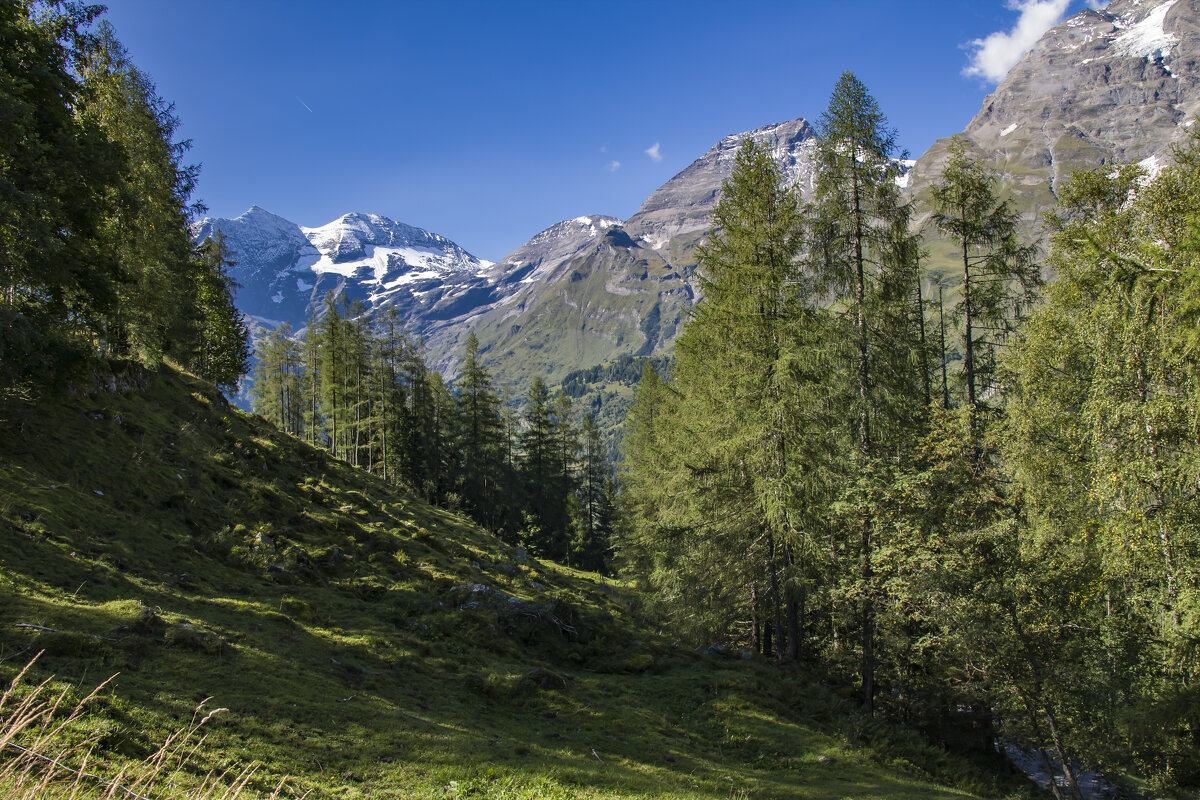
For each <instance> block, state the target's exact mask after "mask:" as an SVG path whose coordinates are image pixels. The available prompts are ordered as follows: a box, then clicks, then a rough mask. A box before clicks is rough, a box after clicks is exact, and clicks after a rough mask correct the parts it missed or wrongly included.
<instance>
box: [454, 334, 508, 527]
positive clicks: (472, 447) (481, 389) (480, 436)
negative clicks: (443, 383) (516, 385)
mask: <svg viewBox="0 0 1200 800" xmlns="http://www.w3.org/2000/svg"><path fill="white" fill-rule="evenodd" d="M457 386H458V389H459V394H458V405H459V415H460V418H461V423H460V428H461V430H462V442H461V449H462V458H463V465H462V469H463V476H464V478H463V500H464V503H465V505H466V508H467V510H468V512H469V513H470V514H471V515H472V516H473V517H474V518H475V519H476V520H477V521H478V522H479V523H480V524H481V525H483V526H484V527H486V528H487V529H488V530H491V531H495V530H497V527H498V526H499V524H500V516H499V514H498V501H499V497H498V494H497V492H498V487H499V480H500V475H499V472H500V470H501V466H502V452H501V451H502V449H503V444H502V434H501V424H502V422H501V418H500V398H499V397H498V396H497V395H496V394H495V392H494V391H493V390H492V379H491V376H490V375H488V373H487V370H485V369H484V368H483V366H482V364H480V361H479V340H478V339H477V338H476V337H475V334H474V333H473V332H472V333H471V334H469V335H468V337H467V346H466V351H465V353H464V356H463V365H462V370H461V372H460V374H459V377H458V383H457Z"/></svg>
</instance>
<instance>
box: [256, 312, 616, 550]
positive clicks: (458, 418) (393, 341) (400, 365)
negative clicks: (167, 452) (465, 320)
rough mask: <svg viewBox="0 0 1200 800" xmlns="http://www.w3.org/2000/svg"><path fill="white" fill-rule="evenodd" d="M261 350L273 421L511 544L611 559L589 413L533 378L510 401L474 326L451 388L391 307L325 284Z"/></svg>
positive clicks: (602, 468) (261, 389)
mask: <svg viewBox="0 0 1200 800" xmlns="http://www.w3.org/2000/svg"><path fill="white" fill-rule="evenodd" d="M258 358H259V360H258V364H257V366H256V368H255V371H254V387H253V397H254V410H255V412H257V413H258V414H261V415H262V416H263V417H265V418H266V419H267V420H269V421H271V422H272V423H274V424H275V425H276V426H277V427H278V428H279V429H280V430H282V431H285V432H287V433H291V434H293V435H294V436H297V437H299V438H302V439H304V440H306V441H308V442H309V443H310V444H313V445H315V446H318V447H325V448H328V450H329V452H330V453H332V454H333V455H334V456H337V457H340V458H343V459H345V460H346V461H348V462H350V463H351V464H353V465H355V466H358V467H361V468H363V469H366V470H368V471H370V472H372V473H375V474H377V475H379V476H380V477H382V478H383V479H384V480H389V481H392V482H395V483H397V484H399V485H402V486H407V487H410V488H411V489H412V490H413V491H415V492H417V493H418V494H420V495H421V496H422V497H423V498H424V499H425V500H426V501H427V502H429V503H433V504H435V505H439V506H443V507H445V508H450V509H452V510H457V511H462V512H463V513H465V514H467V515H468V516H470V517H471V518H472V519H474V520H475V521H476V522H478V523H479V524H480V525H482V526H483V527H484V528H486V529H487V530H489V531H491V532H492V533H496V534H498V535H499V536H500V538H501V539H503V540H505V541H507V542H509V543H511V544H520V545H523V546H525V547H527V548H529V550H530V551H531V552H533V553H535V554H537V555H539V556H544V557H547V558H552V559H554V560H555V561H559V562H561V563H565V564H570V565H572V566H576V567H581V568H583V569H588V570H593V571H600V572H607V571H608V569H609V561H610V549H611V539H612V535H613V530H614V528H615V525H616V506H615V484H614V481H613V477H612V468H611V466H610V464H609V462H608V458H607V455H606V452H605V447H604V443H603V441H602V440H601V435H600V429H599V428H598V427H597V425H596V421H595V419H594V418H593V417H592V415H591V414H586V415H584V416H583V417H582V419H580V418H579V415H578V413H577V412H576V410H575V409H574V408H573V407H572V403H571V399H570V398H569V397H568V396H567V395H566V394H564V393H562V392H559V393H557V394H556V395H553V396H552V395H551V393H550V389H549V388H548V387H547V386H546V384H545V382H544V381H542V380H541V379H540V378H535V379H534V381H533V383H532V385H531V386H530V387H529V391H528V392H527V394H526V395H525V397H524V398H523V402H522V403H521V404H520V408H521V409H522V411H521V412H520V413H518V403H517V402H515V401H514V399H513V398H512V397H510V396H509V395H508V393H507V392H505V393H504V394H500V393H498V392H497V391H496V389H495V388H494V387H493V385H492V379H491V376H490V375H489V374H488V372H487V370H486V369H484V367H483V366H482V364H481V363H480V355H479V342H478V340H477V339H476V338H475V335H474V334H471V335H470V336H469V337H468V338H467V344H466V351H465V353H464V354H463V364H462V368H461V370H460V371H459V375H458V380H457V381H456V383H455V386H454V388H453V391H451V389H450V388H449V387H447V385H446V383H445V381H443V379H442V376H441V375H440V374H438V373H437V372H436V371H434V370H431V369H429V368H428V367H427V366H426V364H425V360H424V356H423V351H422V345H421V342H420V340H416V341H414V340H413V338H412V337H411V336H410V335H409V334H408V333H407V332H406V331H405V330H404V326H403V323H402V321H401V320H400V319H399V318H398V316H397V315H396V313H395V311H394V310H393V309H388V310H387V311H385V312H384V313H383V314H382V315H380V316H379V317H378V318H376V319H368V318H366V316H365V315H364V314H363V312H362V309H361V307H359V306H358V305H356V304H353V303H348V302H347V301H346V300H345V299H344V298H342V299H341V300H338V299H337V298H335V297H334V296H333V295H332V294H330V295H329V296H327V297H326V299H325V303H324V307H323V308H322V309H321V311H320V313H319V314H318V315H315V316H314V317H313V318H312V319H311V320H309V322H308V324H307V325H306V326H305V328H304V331H303V333H302V335H301V336H299V337H296V336H294V335H293V332H292V331H291V329H290V328H289V326H287V325H286V324H285V325H283V326H281V327H279V328H276V329H275V330H273V331H272V332H271V333H270V334H269V335H268V336H267V338H266V340H265V341H264V342H263V343H262V345H261V347H260V348H259V353H258Z"/></svg>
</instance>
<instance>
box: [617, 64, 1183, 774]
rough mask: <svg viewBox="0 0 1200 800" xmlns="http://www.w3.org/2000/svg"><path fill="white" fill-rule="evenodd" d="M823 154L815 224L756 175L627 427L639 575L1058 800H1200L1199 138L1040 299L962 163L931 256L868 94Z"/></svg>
mask: <svg viewBox="0 0 1200 800" xmlns="http://www.w3.org/2000/svg"><path fill="white" fill-rule="evenodd" d="M819 142H820V143H819V161H818V164H819V168H818V173H817V178H816V193H815V196H814V199H813V200H812V202H811V203H808V204H803V203H801V202H800V201H799V199H798V197H797V195H796V192H795V190H794V189H792V188H790V187H788V186H786V185H784V184H783V183H782V182H781V179H780V175H779V172H778V169H777V167H776V165H775V163H774V161H773V160H772V158H771V156H770V154H769V153H768V152H766V151H765V149H764V148H763V147H761V146H759V145H757V144H756V143H755V142H753V141H750V140H747V141H746V142H745V143H744V144H743V146H742V148H741V150H740V151H739V152H738V156H737V165H736V168H735V171H734V174H733V176H732V178H730V180H729V181H728V182H727V183H726V185H725V190H724V193H723V194H722V197H721V201H720V205H719V206H718V209H717V213H716V216H715V220H714V226H713V228H712V230H711V232H710V236H709V240H708V243H707V244H706V245H705V246H704V248H703V251H702V255H701V259H700V265H701V270H702V273H703V281H704V283H703V295H704V299H703V300H702V301H701V302H700V303H699V304H698V305H697V306H696V308H695V311H694V313H693V316H692V319H691V321H690V322H689V324H688V326H687V327H686V328H685V330H684V331H683V333H682V335H681V336H680V338H679V340H678V343H677V352H676V359H675V363H674V365H673V367H672V369H671V370H670V371H669V374H667V375H659V374H658V372H657V371H655V370H654V369H652V368H647V369H646V370H645V373H644V374H643V377H642V380H641V383H640V386H639V388H638V394H637V398H636V401H635V405H634V407H633V409H632V411H631V413H630V416H629V419H628V420H627V423H626V425H627V430H626V435H625V447H624V461H623V463H622V474H621V481H622V486H623V489H624V493H625V504H626V507H627V509H628V515H629V516H628V522H627V528H626V533H625V535H624V536H623V537H622V538H621V539H620V541H619V544H618V555H619V560H620V564H621V565H622V568H623V569H625V570H627V571H628V572H629V573H630V574H632V575H636V576H638V577H639V579H640V580H641V581H643V582H644V583H645V585H646V586H647V587H648V588H649V590H650V591H651V592H652V593H653V596H654V597H655V598H656V602H657V603H658V605H659V607H660V608H661V609H662V612H663V613H664V614H666V615H667V618H668V620H669V623H668V624H670V625H672V626H675V627H676V628H677V629H678V630H680V631H681V632H682V631H686V632H687V635H688V636H689V637H691V638H693V639H695V640H709V639H712V640H720V641H730V642H734V643H737V644H739V645H742V646H748V647H752V648H753V649H754V650H755V651H757V652H759V653H761V654H762V655H764V656H767V657H771V658H775V659H777V660H778V661H779V662H781V663H784V664H787V663H796V664H804V665H818V666H819V669H821V670H824V671H828V673H829V674H830V675H834V676H837V679H838V680H839V681H844V682H846V683H847V684H852V685H854V686H855V687H856V691H857V694H858V702H859V704H860V706H861V708H862V710H863V712H864V713H866V714H875V715H883V716H885V717H888V718H894V719H898V720H903V721H904V722H905V723H907V724H910V725H913V726H915V727H917V728H919V729H920V730H923V731H924V732H925V733H926V735H928V736H930V737H932V738H934V739H938V740H942V741H947V742H958V743H959V744H960V745H962V744H963V743H966V746H968V747H970V746H975V747H979V748H984V749H986V748H990V747H991V746H992V742H993V740H994V739H995V738H997V737H998V738H999V739H1000V740H1002V741H1008V742H1017V743H1022V745H1023V746H1024V747H1027V748H1029V749H1031V750H1032V751H1033V752H1035V753H1037V754H1038V757H1039V758H1041V759H1043V760H1044V762H1045V764H1046V767H1047V771H1048V772H1051V773H1054V774H1058V773H1059V771H1061V775H1062V778H1063V780H1062V784H1063V785H1062V786H1057V785H1056V786H1054V787H1053V791H1054V792H1055V793H1056V794H1057V795H1059V796H1073V797H1078V796H1081V790H1080V788H1079V786H1078V785H1077V781H1076V776H1075V774H1074V773H1075V769H1076V766H1077V765H1079V764H1088V765H1092V766H1103V768H1105V769H1109V770H1112V771H1114V772H1116V773H1123V772H1133V773H1137V774H1141V775H1144V776H1148V777H1149V778H1150V779H1151V781H1152V782H1153V784H1154V785H1156V786H1158V787H1160V788H1166V787H1170V786H1192V787H1194V786H1196V785H1197V784H1198V782H1200V772H1197V769H1198V768H1200V750H1198V745H1200V739H1198V738H1197V731H1198V730H1200V728H1198V727H1197V720H1198V719H1200V695H1198V694H1197V677H1198V675H1197V667H1198V666H1200V659H1198V653H1197V645H1198V644H1200V640H1198V639H1197V633H1196V631H1197V628H1196V623H1195V620H1196V619H1197V617H1196V614H1197V605H1196V598H1197V594H1196V593H1197V590H1198V589H1200V583H1198V578H1200V552H1198V550H1197V546H1198V545H1200V539H1198V534H1200V527H1198V523H1200V516H1198V514H1200V504H1197V498H1196V492H1197V487H1198V483H1197V476H1198V475H1200V473H1198V471H1197V470H1198V467H1200V460H1198V456H1200V450H1198V444H1200V440H1198V439H1197V431H1198V430H1200V428H1198V426H1200V406H1198V405H1197V398H1198V389H1200V384H1198V383H1197V377H1198V376H1197V372H1196V350H1195V348H1196V345H1197V342H1198V341H1200V339H1197V322H1198V319H1200V318H1198V316H1197V315H1198V314H1200V305H1198V304H1197V298H1198V297H1200V272H1197V266H1198V264H1200V262H1198V260H1197V257H1198V255H1200V238H1198V232H1200V137H1197V136H1195V135H1193V137H1192V138H1191V140H1190V141H1189V142H1188V144H1187V145H1186V146H1183V147H1181V148H1179V149H1178V150H1177V152H1176V159H1175V163H1174V164H1173V165H1172V166H1170V167H1168V168H1167V169H1165V170H1164V171H1163V172H1162V173H1161V174H1160V175H1158V176H1157V177H1156V178H1154V179H1153V180H1151V179H1150V178H1149V176H1147V175H1146V174H1145V172H1144V171H1143V170H1142V169H1141V168H1140V167H1136V166H1131V167H1121V168H1119V169H1116V170H1111V171H1104V170H1100V171H1095V172H1082V173H1078V174H1076V175H1075V176H1074V177H1073V178H1072V179H1071V181H1070V183H1069V185H1068V187H1067V189H1066V190H1065V191H1064V192H1063V193H1062V196H1061V199H1060V204H1059V206H1058V208H1057V209H1056V210H1055V211H1054V212H1053V213H1052V214H1050V215H1049V216H1048V218H1047V220H1046V224H1047V226H1048V228H1049V230H1050V231H1051V241H1050V242H1049V243H1048V248H1047V249H1048V252H1049V256H1048V259H1047V261H1046V262H1045V266H1046V267H1047V268H1048V271H1049V272H1050V273H1051V274H1054V275H1056V276H1057V277H1056V279H1055V280H1054V281H1053V282H1051V283H1050V284H1049V286H1047V287H1045V288H1044V290H1043V287H1042V280H1041V274H1042V270H1041V264H1040V263H1039V261H1038V252H1039V251H1038V249H1037V248H1036V246H1035V245H1034V244H1031V243H1024V242H1021V241H1020V239H1019V237H1018V236H1017V235H1016V216H1015V213H1014V211H1013V210H1012V209H1011V208H1010V207H1009V206H1008V204H1007V203H1006V202H1005V201H1004V200H1003V199H1002V188H1001V186H1000V184H999V181H998V180H997V178H996V177H995V176H994V175H991V174H989V173H988V171H987V170H985V169H984V168H982V167H981V166H980V165H979V164H978V163H977V162H976V161H974V160H973V159H972V158H971V156H970V155H969V153H968V152H967V148H966V147H965V145H964V144H963V143H962V142H958V143H956V144H955V145H954V146H953V147H952V148H951V157H950V159H949V161H948V163H947V165H946V168H945V171H944V175H943V177H942V179H941V181H940V183H938V184H937V185H936V186H935V187H934V189H933V191H932V206H933V210H932V211H933V213H932V214H930V215H929V221H928V223H927V224H926V225H925V227H924V229H922V230H915V228H916V226H915V225H914V224H913V211H912V209H911V207H910V206H909V205H907V204H906V203H905V202H904V201H903V200H902V198H901V197H900V195H899V192H898V190H897V188H896V184H895V180H894V178H895V175H896V169H897V166H896V160H895V159H896V156H897V153H896V152H895V146H894V142H895V134H894V132H893V131H891V130H889V128H888V127H887V121H886V118H885V117H884V115H883V114H882V113H881V111H880V109H879V107H878V103H877V102H876V101H875V100H874V99H873V98H872V96H871V95H870V94H869V92H868V91H867V89H866V88H865V87H864V86H863V85H862V83H861V82H860V81H859V80H857V79H856V78H855V77H854V76H853V75H851V74H846V75H844V76H843V77H842V78H841V79H840V80H839V81H838V83H837V85H836V87H835V88H834V91H833V94H832V97H831V99H830V103H829V107H828V109H827V110H826V112H825V113H824V115H823V116H822V117H821V120H820V139H819ZM935 237H936V238H939V239H945V240H949V241H950V242H951V243H952V244H953V252H956V253H957V254H958V255H957V261H956V263H953V264H951V265H950V266H951V267H952V268H953V269H947V270H945V271H944V272H942V273H940V274H939V283H938V286H937V289H938V293H937V297H936V299H934V298H933V296H932V294H933V293H932V292H931V291H930V290H929V288H928V287H929V284H930V281H929V280H928V275H929V273H926V272H923V270H924V269H925V268H926V267H927V264H926V263H924V262H923V261H922V258H923V255H924V253H925V251H926V247H927V244H928V242H930V241H932V240H933V239H934V238H935ZM947 294H949V295H950V296H951V297H954V298H956V299H955V301H954V302H953V304H952V306H951V307H946V304H945V297H946V295H947ZM952 361H953V362H954V363H953V364H952V365H951V366H950V368H948V364H951V362H952Z"/></svg>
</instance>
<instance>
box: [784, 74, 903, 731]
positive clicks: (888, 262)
mask: <svg viewBox="0 0 1200 800" xmlns="http://www.w3.org/2000/svg"><path fill="white" fill-rule="evenodd" d="M899 155H901V154H900V153H898V152H897V147H896V133H895V131H893V130H892V129H891V128H889V127H888V125H887V118H886V117H885V116H884V114H883V112H882V111H881V110H880V108H879V104H878V102H877V101H876V100H875V98H874V97H872V96H871V94H870V93H869V92H868V91H867V88H866V86H864V85H863V83H862V82H861V81H860V80H858V78H856V77H855V76H854V75H853V74H851V73H845V74H843V75H842V76H841V77H840V78H839V79H838V81H837V83H836V85H835V86H834V89H833V94H832V96H831V97H830V100H829V106H828V108H827V109H826V110H825V112H824V113H823V114H822V115H821V118H820V121H819V124H818V145H817V158H816V162H817V171H816V191H815V196H814V200H813V204H812V208H811V212H810V219H811V227H810V230H811V234H810V244H809V248H808V249H809V257H810V259H811V262H812V265H813V270H814V272H815V273H816V274H817V275H818V277H819V285H820V287H821V288H822V289H823V290H824V291H827V292H829V293H831V295H832V297H833V298H834V301H835V308H839V309H844V310H845V312H846V313H847V316H848V322H849V323H850V324H851V326H852V329H853V332H854V333H853V352H852V356H851V366H852V374H853V376H854V377H853V387H852V388H851V391H850V392H849V397H850V398H852V401H851V404H850V409H851V414H850V418H851V419H852V420H853V422H852V431H853V440H854V442H855V445H856V448H855V449H856V455H857V463H856V471H857V478H856V479H855V481H856V484H857V487H858V488H857V489H856V490H855V492H856V494H855V496H854V497H850V498H848V500H849V501H850V502H848V503H847V504H846V506H845V507H846V508H848V509H851V510H852V512H853V513H851V514H850V515H849V517H848V518H850V517H853V518H855V519H857V522H856V523H855V524H856V526H857V528H858V531H857V535H858V538H859V542H858V547H857V556H858V558H857V560H858V562H859V564H858V571H857V572H858V574H857V580H856V583H857V584H858V587H857V588H856V589H854V590H853V592H852V596H856V597H858V598H859V599H858V605H859V634H860V635H859V639H860V643H861V651H860V655H861V661H860V668H859V673H860V677H861V682H862V689H861V700H862V704H863V707H864V708H865V709H866V710H868V711H870V710H872V709H873V707H874V697H875V616H876V609H875V604H876V602H877V597H876V594H877V591H876V580H875V567H874V564H873V551H874V548H875V542H874V541H873V536H874V535H875V534H876V532H877V531H876V527H877V522H876V517H877V512H876V510H875V509H873V508H872V502H871V500H870V496H871V489H870V485H869V483H870V481H871V480H873V479H872V478H871V476H872V474H873V473H874V472H876V470H877V463H876V462H877V459H878V457H879V455H880V453H883V452H894V451H895V450H896V448H897V447H901V446H902V443H903V442H904V440H905V439H911V438H912V435H913V433H914V432H913V431H912V430H909V425H908V422H907V421H908V420H909V419H911V412H912V409H913V407H914V398H916V397H919V394H918V392H919V387H920V386H921V382H920V381H921V379H920V373H919V372H916V371H914V370H912V369H911V368H910V367H908V366H906V364H905V362H906V361H908V358H909V355H910V354H911V353H912V352H913V351H914V350H917V349H919V345H917V344H916V342H915V341H914V338H915V336H914V334H915V333H916V328H915V326H914V325H912V323H913V322H914V320H913V318H912V316H911V312H908V313H907V314H906V313H905V312H904V311H902V310H900V309H901V308H902V307H905V306H907V307H908V308H911V301H910V299H909V298H911V297H913V296H914V294H915V285H914V284H915V280H916V277H917V276H916V269H915V267H914V266H913V264H912V262H911V257H912V255H913V248H912V247H910V246H908V244H907V243H908V241H909V240H910V236H909V233H908V216H909V211H908V207H907V206H906V204H905V203H904V202H903V200H902V198H901V196H900V192H899V188H898V186H897V185H896V181H895V178H896V177H897V174H898V165H897V157H898V156H899ZM900 322H903V324H898V323H900ZM873 324H875V325H876V326H875V327H874V328H873ZM908 363H911V361H908ZM864 480H866V481H867V482H865V483H864Z"/></svg>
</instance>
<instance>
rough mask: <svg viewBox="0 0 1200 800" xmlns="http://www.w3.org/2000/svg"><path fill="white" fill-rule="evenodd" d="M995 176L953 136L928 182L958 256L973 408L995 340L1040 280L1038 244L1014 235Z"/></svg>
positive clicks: (1017, 317)
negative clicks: (935, 177) (938, 173)
mask: <svg viewBox="0 0 1200 800" xmlns="http://www.w3.org/2000/svg"><path fill="white" fill-rule="evenodd" d="M997 183H998V181H997V178H996V176H995V175H993V174H992V173H991V172H989V171H988V170H987V169H986V168H985V167H984V166H983V165H982V164H980V163H979V162H978V161H977V160H976V159H973V158H972V157H971V156H970V155H969V154H968V151H967V143H966V142H965V141H964V140H963V139H962V138H960V137H957V136H956V137H955V138H954V139H953V140H952V141H951V143H950V150H949V158H948V160H947V162H946V166H945V171H944V172H943V174H942V180H941V181H940V182H939V183H937V184H935V185H934V186H933V188H932V190H931V191H932V196H933V205H934V209H935V211H934V216H933V220H934V224H935V225H936V226H937V227H938V229H939V230H940V231H941V232H942V233H943V234H945V235H946V236H948V237H950V238H951V239H952V240H953V241H954V243H955V245H956V246H957V249H958V251H959V254H960V257H961V263H960V265H959V266H960V267H961V276H962V277H961V283H960V284H959V286H960V291H961V299H960V300H959V303H958V306H957V308H956V312H957V316H958V317H959V318H960V319H961V320H962V326H963V338H962V346H963V385H964V387H965V391H966V401H967V405H968V406H969V407H970V408H972V409H974V408H975V407H976V406H977V405H978V402H979V396H980V394H981V393H982V392H985V391H988V390H991V389H994V388H995V387H994V382H993V378H994V375H995V369H996V356H997V353H998V350H999V348H1000V347H1001V346H1002V345H1003V344H1004V343H1005V342H1006V341H1007V340H1008V339H1009V338H1010V337H1011V336H1012V335H1013V334H1014V332H1015V331H1016V329H1017V327H1018V326H1019V324H1020V322H1021V320H1022V319H1023V318H1024V316H1025V315H1026V314H1027V313H1028V310H1029V308H1030V306H1031V304H1032V303H1033V299H1034V297H1035V296H1036V293H1037V291H1038V289H1039V288H1040V287H1041V285H1042V280H1041V274H1040V272H1039V269H1038V264H1037V260H1036V257H1037V247H1036V245H1032V244H1023V243H1022V242H1021V241H1020V237H1019V236H1018V235H1017V213H1016V211H1014V210H1013V208H1012V206H1011V205H1010V204H1009V203H1008V201H1001V200H1000V199H999V198H998V197H997Z"/></svg>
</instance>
